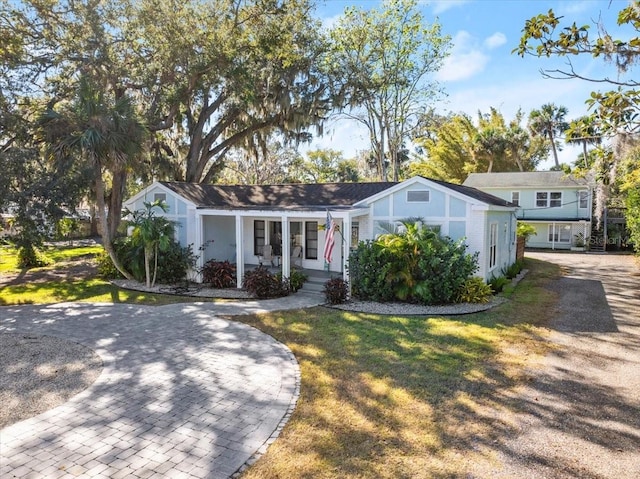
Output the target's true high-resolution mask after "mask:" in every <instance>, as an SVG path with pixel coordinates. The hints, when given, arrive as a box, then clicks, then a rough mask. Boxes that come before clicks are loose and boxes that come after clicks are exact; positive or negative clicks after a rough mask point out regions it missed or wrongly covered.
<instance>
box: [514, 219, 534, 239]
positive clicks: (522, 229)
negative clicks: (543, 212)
mask: <svg viewBox="0 0 640 479" xmlns="http://www.w3.org/2000/svg"><path fill="white" fill-rule="evenodd" d="M516 234H517V235H518V236H521V237H523V238H524V239H525V241H528V240H529V238H530V237H532V236H536V235H537V234H538V233H536V228H535V226H533V225H531V224H529V223H525V222H524V221H518V227H517V229H516Z"/></svg>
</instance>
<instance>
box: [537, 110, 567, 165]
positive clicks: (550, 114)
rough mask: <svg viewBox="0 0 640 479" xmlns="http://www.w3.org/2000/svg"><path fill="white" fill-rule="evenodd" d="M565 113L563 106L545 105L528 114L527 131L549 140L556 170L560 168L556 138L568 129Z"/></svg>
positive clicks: (558, 147) (558, 146)
mask: <svg viewBox="0 0 640 479" xmlns="http://www.w3.org/2000/svg"><path fill="white" fill-rule="evenodd" d="M567 112H568V110H567V108H566V107H564V106H556V105H555V104H554V103H546V104H544V105H542V107H540V109H539V110H531V113H529V129H530V130H531V133H532V134H534V135H539V136H544V137H546V138H547V139H548V140H549V143H550V144H551V151H552V152H553V159H554V160H555V162H556V168H559V167H560V162H559V161H558V150H559V149H560V145H559V144H558V143H557V137H558V136H559V135H561V134H563V133H564V131H565V130H566V129H567V128H569V124H568V123H567V122H566V120H565V116H567Z"/></svg>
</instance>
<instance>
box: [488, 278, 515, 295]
mask: <svg viewBox="0 0 640 479" xmlns="http://www.w3.org/2000/svg"><path fill="white" fill-rule="evenodd" d="M510 282H511V281H509V278H506V277H505V276H497V277H496V276H493V277H491V279H490V280H489V286H491V289H492V290H493V292H494V293H501V292H502V290H503V289H504V287H505V286H506V285H508V284H509V283H510Z"/></svg>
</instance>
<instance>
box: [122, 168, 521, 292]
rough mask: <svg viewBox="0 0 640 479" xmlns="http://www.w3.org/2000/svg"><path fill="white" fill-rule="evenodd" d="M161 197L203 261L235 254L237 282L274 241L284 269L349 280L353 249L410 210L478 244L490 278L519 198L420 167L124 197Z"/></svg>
mask: <svg viewBox="0 0 640 479" xmlns="http://www.w3.org/2000/svg"><path fill="white" fill-rule="evenodd" d="M155 200H164V201H166V203H167V204H168V206H169V210H168V212H167V213H166V214H165V215H166V216H167V217H168V218H169V219H171V220H173V221H175V222H176V224H177V228H176V239H177V240H178V241H179V242H180V243H181V244H182V245H185V246H186V245H188V244H192V245H193V248H194V251H196V252H199V251H200V250H201V251H202V254H200V257H199V260H198V261H199V266H202V265H203V264H204V263H205V262H206V261H208V260H210V259H214V258H215V259H217V260H229V261H231V262H233V263H236V268H237V276H238V287H240V284H241V279H242V277H243V275H244V272H245V270H246V268H251V267H252V266H253V265H258V264H259V263H260V261H261V260H262V256H263V254H264V252H265V246H266V245H271V246H270V248H269V249H272V250H273V252H274V254H276V255H277V261H278V263H281V266H282V271H283V274H284V275H285V276H289V274H290V271H291V266H292V262H294V263H296V264H297V265H300V266H301V267H302V268H305V269H315V270H323V269H325V270H326V269H328V270H329V271H332V272H336V273H342V274H343V275H344V278H345V279H346V280H348V268H347V263H348V259H349V254H348V252H349V251H350V250H351V248H352V247H355V246H356V245H357V243H358V242H359V241H362V240H367V239H374V238H375V237H376V236H377V235H378V234H380V233H381V232H383V231H384V229H383V225H386V224H389V223H392V224H393V223H396V222H398V220H401V219H404V218H408V217H421V218H423V219H424V220H425V222H426V224H427V225H429V226H431V227H433V228H436V229H437V230H439V232H440V234H442V235H445V236H449V237H451V238H453V239H460V238H465V243H466V244H467V247H468V250H469V252H472V253H473V252H476V251H477V252H478V253H479V265H480V269H479V271H478V273H477V274H478V276H480V277H482V278H484V279H489V278H491V276H493V275H496V276H497V275H499V274H500V271H501V269H502V268H504V267H507V266H509V265H511V264H512V263H514V262H515V237H516V219H515V209H516V208H515V207H514V206H513V205H511V204H510V203H509V202H507V201H504V200H502V199H500V198H498V197H495V196H492V195H490V194H487V193H484V192H482V191H480V190H477V189H474V188H469V187H467V186H462V185H455V184H451V183H445V182H442V181H436V180H431V179H427V178H423V177H419V176H416V177H413V178H411V179H409V180H406V181H403V182H401V183H393V182H381V183H327V184H287V185H261V186H259V185H235V186H231V185H205V184H194V183H182V182H156V183H153V184H152V185H150V186H148V187H147V188H145V189H144V190H143V191H141V192H140V193H138V194H137V195H135V196H133V197H132V198H130V199H129V200H128V201H126V202H125V204H124V206H125V207H127V208H128V209H130V210H134V211H135V210H139V209H143V208H144V205H143V203H144V202H145V201H146V202H152V201H155ZM159 213H161V212H159ZM327 213H329V214H330V215H331V217H332V218H333V220H334V221H335V223H336V225H337V227H338V233H336V235H335V240H336V243H335V249H334V252H333V257H332V261H331V262H330V263H328V264H327V263H325V260H324V258H323V246H324V241H325V234H326V231H325V229H324V228H323V226H324V225H325V223H326V218H327ZM282 238H287V239H288V240H286V241H282ZM294 252H295V255H294V257H293V258H292V254H293V253H294Z"/></svg>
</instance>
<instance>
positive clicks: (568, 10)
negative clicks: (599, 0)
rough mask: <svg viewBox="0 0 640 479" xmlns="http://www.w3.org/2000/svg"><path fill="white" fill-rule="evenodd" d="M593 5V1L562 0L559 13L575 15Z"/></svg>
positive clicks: (589, 8)
mask: <svg viewBox="0 0 640 479" xmlns="http://www.w3.org/2000/svg"><path fill="white" fill-rule="evenodd" d="M592 7H593V2H592V1H581V2H562V3H561V4H560V6H559V8H558V14H559V15H575V14H578V13H584V12H587V11H589V10H591V8H592Z"/></svg>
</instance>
